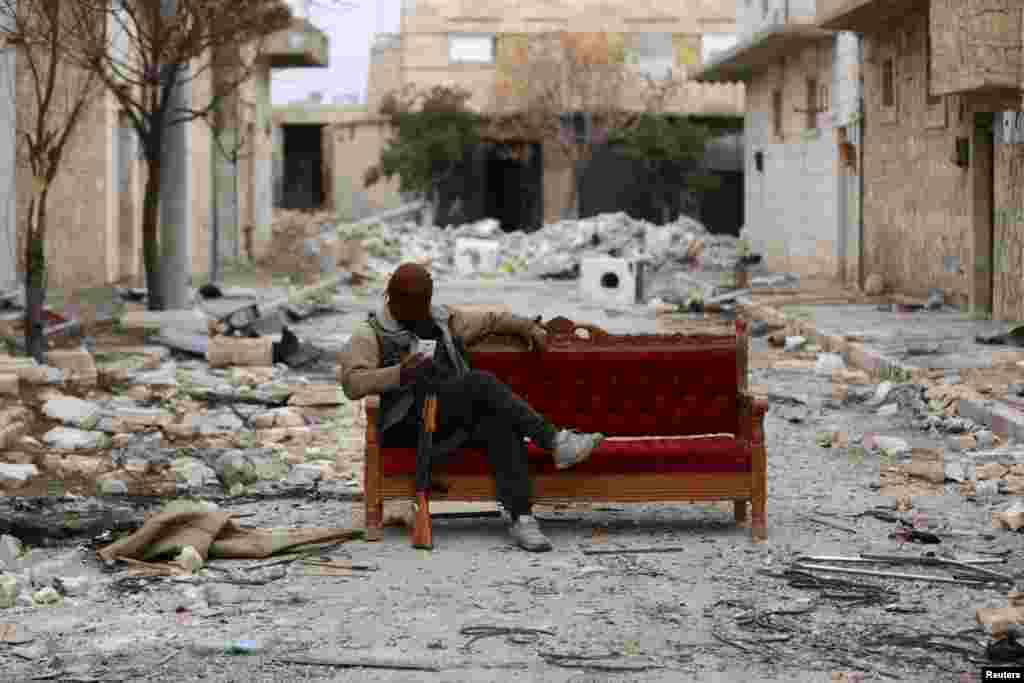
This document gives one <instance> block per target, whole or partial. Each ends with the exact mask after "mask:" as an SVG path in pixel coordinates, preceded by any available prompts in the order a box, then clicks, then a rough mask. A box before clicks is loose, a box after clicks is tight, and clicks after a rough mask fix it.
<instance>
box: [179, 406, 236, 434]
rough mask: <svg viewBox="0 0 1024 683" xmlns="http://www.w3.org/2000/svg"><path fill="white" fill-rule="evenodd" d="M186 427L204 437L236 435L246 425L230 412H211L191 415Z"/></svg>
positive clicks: (186, 419) (187, 419) (186, 420)
mask: <svg viewBox="0 0 1024 683" xmlns="http://www.w3.org/2000/svg"><path fill="white" fill-rule="evenodd" d="M185 425H186V426H188V427H190V428H191V429H192V430H193V432H196V433H199V434H202V435H204V436H206V435H209V434H225V433H234V432H238V431H240V430H242V429H243V428H244V427H245V423H243V422H242V420H240V419H239V418H238V416H237V415H235V414H234V413H233V412H231V411H230V410H220V411H211V412H208V413H204V414H200V415H189V416H188V417H186V418H185Z"/></svg>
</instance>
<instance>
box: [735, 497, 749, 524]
mask: <svg viewBox="0 0 1024 683" xmlns="http://www.w3.org/2000/svg"><path fill="white" fill-rule="evenodd" d="M732 509H733V512H734V513H735V515H736V524H740V525H742V524H745V523H746V521H747V501H745V500H734V501H733V502H732Z"/></svg>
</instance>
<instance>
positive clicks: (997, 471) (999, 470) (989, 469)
mask: <svg viewBox="0 0 1024 683" xmlns="http://www.w3.org/2000/svg"><path fill="white" fill-rule="evenodd" d="M1009 471H1010V468H1009V467H1007V466H1006V465H1001V464H999V463H997V462H990V463H985V464H984V465H975V466H974V472H975V477H976V478H977V479H978V480H979V481H987V480H989V479H1002V478H1003V477H1004V476H1006V474H1007V473H1008V472H1009Z"/></svg>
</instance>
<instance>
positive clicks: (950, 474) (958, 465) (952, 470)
mask: <svg viewBox="0 0 1024 683" xmlns="http://www.w3.org/2000/svg"><path fill="white" fill-rule="evenodd" d="M943 469H944V470H945V477H946V481H952V482H956V483H957V484H961V483H963V482H964V481H967V479H968V477H967V473H966V472H965V471H964V464H963V463H962V462H960V461H959V460H946V464H945V466H944V467H943Z"/></svg>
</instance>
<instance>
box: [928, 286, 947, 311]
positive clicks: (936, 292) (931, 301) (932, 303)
mask: <svg viewBox="0 0 1024 683" xmlns="http://www.w3.org/2000/svg"><path fill="white" fill-rule="evenodd" d="M945 305H946V295H945V294H944V293H943V291H942V290H941V289H933V290H932V291H931V292H930V293H929V294H928V302H927V303H926V304H925V305H924V307H925V308H927V309H928V310H929V311H938V310H941V309H942V307H943V306H945Z"/></svg>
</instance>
